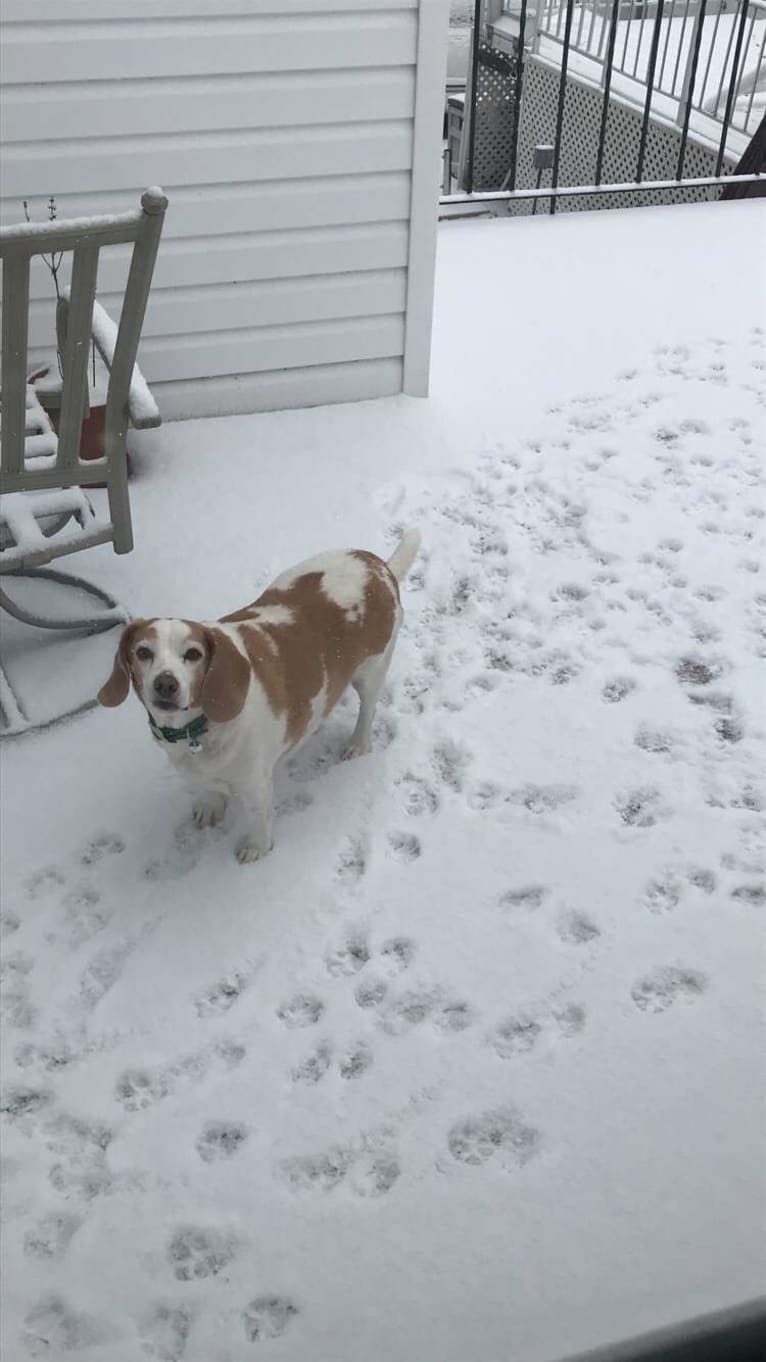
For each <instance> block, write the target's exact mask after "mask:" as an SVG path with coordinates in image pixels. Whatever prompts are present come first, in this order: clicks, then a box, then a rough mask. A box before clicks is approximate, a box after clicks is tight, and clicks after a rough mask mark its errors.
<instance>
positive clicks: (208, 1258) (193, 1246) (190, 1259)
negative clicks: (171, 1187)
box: [167, 1226, 238, 1282]
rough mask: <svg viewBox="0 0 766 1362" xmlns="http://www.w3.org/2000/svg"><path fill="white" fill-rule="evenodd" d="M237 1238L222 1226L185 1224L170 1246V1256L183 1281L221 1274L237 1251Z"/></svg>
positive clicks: (180, 1280) (179, 1278)
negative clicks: (223, 1229) (221, 1229)
mask: <svg viewBox="0 0 766 1362" xmlns="http://www.w3.org/2000/svg"><path fill="white" fill-rule="evenodd" d="M237 1248H238V1244H237V1240H236V1239H235V1238H234V1236H233V1235H230V1234H227V1233H224V1232H222V1231H220V1230H209V1229H203V1228H201V1227H199V1226H183V1227H182V1228H180V1229H178V1230H176V1232H175V1234H174V1235H173V1236H172V1237H171V1239H170V1242H169V1244H168V1247H167V1258H168V1262H169V1263H170V1266H171V1268H172V1269H173V1275H174V1276H175V1277H176V1278H177V1280H178V1281H179V1282H191V1281H195V1280H199V1279H201V1278H205V1277H217V1276H218V1274H219V1272H222V1271H223V1269H224V1268H225V1267H227V1266H228V1264H229V1263H230V1262H231V1261H232V1259H233V1258H234V1257H235V1255H236V1253H237Z"/></svg>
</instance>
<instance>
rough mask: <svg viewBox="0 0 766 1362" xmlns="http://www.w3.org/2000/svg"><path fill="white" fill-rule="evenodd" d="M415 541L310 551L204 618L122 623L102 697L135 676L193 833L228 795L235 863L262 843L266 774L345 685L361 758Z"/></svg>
mask: <svg viewBox="0 0 766 1362" xmlns="http://www.w3.org/2000/svg"><path fill="white" fill-rule="evenodd" d="M419 542H420V536H419V535H418V533H417V531H416V530H410V531H408V532H407V534H405V535H404V537H403V539H402V541H401V543H400V544H399V547H398V548H397V549H396V551H395V553H394V554H393V556H392V557H391V558H390V559H389V561H388V562H387V563H385V562H383V560H382V559H381V558H378V557H376V556H375V554H373V553H366V552H363V551H341V552H337V553H325V554H321V555H320V556H319V557H317V558H311V559H309V560H308V561H307V562H305V563H300V564H299V565H298V566H297V567H294V568H291V569H290V571H289V572H285V573H282V575H281V576H279V577H277V579H276V581H275V582H273V583H272V585H271V586H270V587H268V589H267V590H266V591H264V593H263V595H262V596H259V598H258V600H257V601H254V602H253V604H252V605H248V606H246V607H245V608H244V609H242V610H238V611H236V612H235V613H234V614H232V615H225V616H224V617H223V618H222V619H220V620H218V621H217V622H216V623H214V624H199V623H196V622H194V621H191V620H181V619H141V620H134V621H133V622H132V623H131V624H129V625H128V626H127V627H126V628H125V629H124V630H123V634H122V637H121V639H120V643H119V647H118V649H117V653H116V656H115V659H114V668H113V671H112V675H111V676H110V678H109V680H108V681H107V683H106V685H105V686H103V687H102V688H101V690H100V691H99V694H98V698H99V701H100V703H101V704H102V705H107V706H113V705H119V704H122V702H123V700H124V699H125V698H126V697H127V694H128V691H129V690H130V685H131V682H132V683H133V687H134V689H135V691H136V694H137V695H138V697H139V699H140V700H141V701H142V703H143V704H144V706H145V707H146V709H147V711H148V714H149V722H150V726H151V731H152V734H153V736H154V740H155V741H156V742H157V743H159V745H160V746H161V747H162V748H163V749H164V750H165V751H166V752H167V754H168V756H169V757H170V760H171V761H172V762H173V765H174V766H175V767H176V769H177V770H178V771H179V772H180V774H181V775H182V776H184V777H185V778H186V779H188V780H189V781H190V783H191V784H192V785H194V787H195V788H196V789H197V790H198V791H199V798H198V802H197V804H196V805H195V809H194V817H195V821H196V822H197V823H198V824H199V825H200V827H206V826H208V825H210V824H214V823H217V822H219V821H220V819H221V818H222V817H223V815H224V812H225V809H226V802H227V800H228V798H229V796H230V795H233V794H236V795H239V797H240V798H241V799H242V801H243V803H244V805H245V808H246V811H247V816H248V821H249V829H248V834H247V837H246V838H245V840H244V842H243V843H242V845H241V846H240V848H239V851H238V853H237V854H238V859H239V860H240V861H242V862H246V861H255V860H258V858H259V857H261V856H264V855H265V854H266V852H268V851H269V850H270V849H271V846H272V823H273V778H274V769H275V767H276V765H277V763H278V762H279V761H280V759H281V758H282V757H284V756H285V755H286V753H288V752H291V751H292V750H293V749H294V748H295V747H296V746H297V744H298V743H300V742H301V741H302V740H303V739H304V738H306V737H308V736H309V735H310V734H311V733H313V732H314V731H315V730H316V729H317V728H318V726H319V724H320V722H321V720H322V719H323V718H324V716H325V715H327V714H329V713H330V710H331V709H332V708H333V706H334V705H335V704H337V702H338V700H339V699H340V697H341V695H342V694H343V692H344V691H345V690H346V687H347V686H348V685H349V684H350V685H353V686H354V688H355V689H356V691H357V693H358V695H359V701H360V707H359V717H358V719H357V724H356V728H355V729H354V732H353V735H352V737H351V741H350V743H349V745H348V748H347V750H346V755H347V756H350V757H352V756H357V755H359V754H361V753H363V752H369V750H370V745H371V737H372V721H373V716H374V714H375V706H376V705H377V702H378V698H379V696H380V692H381V690H382V687H383V682H384V680H385V677H386V672H387V671H388V666H389V663H390V661H391V656H392V654H393V650H394V644H395V642H396V635H397V633H398V630H399V625H400V624H401V620H402V608H401V603H400V599H399V583H400V582H401V581H403V580H404V577H405V576H406V574H407V572H408V571H409V569H410V567H411V565H412V562H413V559H414V558H415V555H416V553H417V551H418V544H419Z"/></svg>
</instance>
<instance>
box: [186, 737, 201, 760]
mask: <svg viewBox="0 0 766 1362" xmlns="http://www.w3.org/2000/svg"><path fill="white" fill-rule="evenodd" d="M189 751H190V752H191V753H192V754H193V755H194V756H195V757H196V755H197V753H198V752H201V751H202V743H201V742H199V740H198V739H197V738H192V739H191V741H190V742H189Z"/></svg>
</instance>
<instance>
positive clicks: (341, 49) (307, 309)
mask: <svg viewBox="0 0 766 1362" xmlns="http://www.w3.org/2000/svg"><path fill="white" fill-rule="evenodd" d="M446 36H447V7H446V3H445V0H226V3H225V4H222V3H221V0H3V5H2V32H1V34H0V37H1V39H2V128H3V141H4V156H3V174H2V185H1V188H2V198H0V213H1V216H2V221H3V222H4V223H6V224H8V223H12V222H17V221H19V220H20V219H21V217H22V206H21V205H22V200H23V199H25V198H26V199H28V200H29V201H30V210H31V211H32V213H33V214H34V215H35V216H37V217H41V216H45V215H46V204H47V199H48V196H49V195H51V194H52V195H55V197H56V200H57V209H58V215H59V217H70V216H79V215H81V214H90V213H96V212H110V211H122V210H124V209H126V208H129V207H133V206H135V205H137V203H138V200H139V197H140V193H141V191H142V190H143V189H144V188H145V187H146V186H147V185H148V184H160V185H162V187H163V188H164V190H165V192H166V193H167V195H168V197H169V199H170V208H169V210H168V214H167V218H166V224H165V232H164V236H163V241H162V244H161V247H160V256H159V259H158V262H157V269H156V273H155V281H154V286H153V290H152V295H151V299H150V303H149V308H148V312H147V318H146V324H145V328H144V337H143V340H142V344H141V349H140V361H141V364H142V367H143V369H144V371H145V373H146V375H147V377H148V379H149V381H150V382H151V383H152V386H153V389H154V391H155V393H156V396H157V398H158V401H159V404H160V407H161V409H162V411H163V414H164V416H165V417H166V418H173V417H184V416H191V415H206V414H212V415H216V414H220V413H224V412H233V411H253V410H260V409H269V408H274V407H283V406H303V405H310V404H312V403H318V402H329V401H342V400H351V399H357V398H365V397H376V396H381V395H384V394H390V393H395V392H398V391H400V390H401V389H402V388H403V387H404V389H405V390H406V391H410V392H413V393H423V392H425V391H426V388H427V374H428V356H429V343H430V326H431V310H432V288H433V264H434V252H435V233H436V213H437V199H438V190H439V170H440V166H439V157H440V133H441V120H442V113H443V90H444V63H445V60H446ZM125 255H126V253H125V252H124V251H121V250H120V249H117V250H115V251H113V252H111V253H110V254H109V255H107V254H106V253H105V254H104V256H103V257H102V261H101V266H100V271H99V284H98V293H99V298H100V300H101V301H102V302H103V303H104V305H105V306H106V307H107V308H108V309H110V310H112V311H114V310H116V309H117V308H118V307H119V298H120V290H121V287H122V284H123V281H124V278H125V269H126V264H125ZM51 297H52V287H51V281H50V278H49V276H48V275H47V274H46V272H45V270H44V268H43V267H42V266H38V267H37V268H36V269H35V272H34V278H33V283H32V300H33V301H32V305H31V306H32V311H31V343H32V345H33V347H40V346H46V345H47V346H48V348H50V343H51V340H52V334H53V333H52V307H51ZM34 357H35V356H34V353H33V355H32V358H34Z"/></svg>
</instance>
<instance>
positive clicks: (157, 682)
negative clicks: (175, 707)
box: [154, 672, 178, 700]
mask: <svg viewBox="0 0 766 1362" xmlns="http://www.w3.org/2000/svg"><path fill="white" fill-rule="evenodd" d="M154 689H155V691H156V693H157V695H158V696H159V698H160V699H161V700H174V699H175V697H176V695H177V694H178V682H177V680H176V678H175V677H174V675H173V673H172V672H160V674H159V676H155V678H154Z"/></svg>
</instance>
